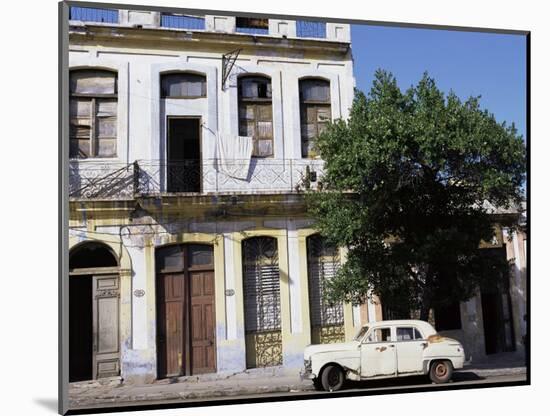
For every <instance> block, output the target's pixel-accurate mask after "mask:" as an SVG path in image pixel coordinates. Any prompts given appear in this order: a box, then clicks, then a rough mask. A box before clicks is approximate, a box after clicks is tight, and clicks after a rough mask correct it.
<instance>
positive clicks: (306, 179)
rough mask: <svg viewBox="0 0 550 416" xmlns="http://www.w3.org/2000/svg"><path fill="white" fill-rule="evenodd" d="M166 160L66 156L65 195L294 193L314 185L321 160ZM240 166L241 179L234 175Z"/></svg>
mask: <svg viewBox="0 0 550 416" xmlns="http://www.w3.org/2000/svg"><path fill="white" fill-rule="evenodd" d="M247 163H248V162H247V161H244V160H231V161H227V162H226V163H225V165H224V166H221V163H220V162H219V160H218V159H207V160H202V161H197V160H182V161H176V162H166V161H158V160H138V161H135V162H134V163H131V164H121V163H112V162H105V161H101V162H99V161H97V162H96V161H93V160H83V161H79V160H72V161H71V162H70V165H69V197H70V198H71V199H79V200H81V199H97V200H125V199H133V198H136V197H144V196H170V195H224V194H225V195H232V194H262V193H263V194H273V193H299V192H303V191H305V190H307V189H316V188H317V187H318V184H319V182H320V179H321V176H322V172H323V164H324V162H323V161H322V160H319V159H285V160H281V159H256V158H253V159H252V160H250V163H249V167H248V170H246V169H245V168H246V166H247ZM243 168H244V170H245V179H240V178H237V177H236V176H238V175H236V173H237V172H238V171H242V170H243Z"/></svg>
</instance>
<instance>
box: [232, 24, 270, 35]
mask: <svg viewBox="0 0 550 416" xmlns="http://www.w3.org/2000/svg"><path fill="white" fill-rule="evenodd" d="M235 31H236V32H237V33H248V34H250V35H269V29H265V28H261V27H238V26H237V27H236V28H235Z"/></svg>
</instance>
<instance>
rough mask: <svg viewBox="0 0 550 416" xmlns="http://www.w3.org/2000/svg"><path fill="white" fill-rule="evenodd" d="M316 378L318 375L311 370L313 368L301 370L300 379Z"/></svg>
mask: <svg viewBox="0 0 550 416" xmlns="http://www.w3.org/2000/svg"><path fill="white" fill-rule="evenodd" d="M314 378H316V376H315V374H313V373H312V372H311V370H301V371H300V380H302V381H303V380H313V379H314Z"/></svg>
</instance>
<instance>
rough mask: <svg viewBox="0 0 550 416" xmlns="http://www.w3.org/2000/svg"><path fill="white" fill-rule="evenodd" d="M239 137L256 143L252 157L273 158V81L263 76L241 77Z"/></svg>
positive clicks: (239, 85)
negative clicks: (250, 139) (244, 137)
mask: <svg viewBox="0 0 550 416" xmlns="http://www.w3.org/2000/svg"><path fill="white" fill-rule="evenodd" d="M238 89H239V135H241V136H250V137H252V138H253V141H254V149H253V151H252V156H256V157H270V156H273V109H272V104H271V80H270V79H269V78H266V77H262V76H246V77H240V78H239V83H238Z"/></svg>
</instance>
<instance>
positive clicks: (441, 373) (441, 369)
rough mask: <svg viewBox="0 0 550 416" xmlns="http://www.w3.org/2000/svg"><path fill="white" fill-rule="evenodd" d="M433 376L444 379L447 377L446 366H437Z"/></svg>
mask: <svg viewBox="0 0 550 416" xmlns="http://www.w3.org/2000/svg"><path fill="white" fill-rule="evenodd" d="M435 375H436V376H437V377H445V376H446V375H447V366H446V365H445V364H438V365H437V367H435Z"/></svg>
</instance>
